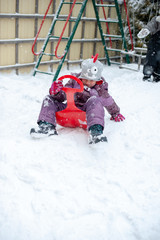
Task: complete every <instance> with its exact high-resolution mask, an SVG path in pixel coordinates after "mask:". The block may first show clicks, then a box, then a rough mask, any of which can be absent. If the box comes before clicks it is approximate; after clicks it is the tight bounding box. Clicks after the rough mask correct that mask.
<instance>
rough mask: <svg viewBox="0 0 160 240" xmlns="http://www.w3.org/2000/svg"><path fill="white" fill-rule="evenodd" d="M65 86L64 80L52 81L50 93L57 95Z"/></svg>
mask: <svg viewBox="0 0 160 240" xmlns="http://www.w3.org/2000/svg"><path fill="white" fill-rule="evenodd" d="M62 88H63V84H62V81H55V82H53V83H52V85H51V88H50V89H49V93H50V95H55V94H57V93H58V92H59V91H61V90H62Z"/></svg>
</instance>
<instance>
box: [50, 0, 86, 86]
mask: <svg viewBox="0 0 160 240" xmlns="http://www.w3.org/2000/svg"><path fill="white" fill-rule="evenodd" d="M87 1H88V0H84V1H83V3H82V6H81V9H80V12H79V14H78V17H77V20H76V22H75V24H74V27H73V30H72V32H71V34H70V36H69V40H68V42H67V44H66V47H65V50H64V56H63V58H62V59H61V61H60V62H59V65H58V68H57V70H56V73H55V75H54V78H53V82H54V81H56V79H57V78H58V75H59V72H60V70H61V68H62V65H63V63H64V60H65V58H66V55H67V53H68V50H69V47H70V45H71V42H72V39H73V37H74V34H75V32H76V30H77V27H78V24H79V21H80V19H81V17H82V14H83V12H84V9H85V7H86V4H87Z"/></svg>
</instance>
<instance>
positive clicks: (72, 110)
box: [56, 75, 87, 129]
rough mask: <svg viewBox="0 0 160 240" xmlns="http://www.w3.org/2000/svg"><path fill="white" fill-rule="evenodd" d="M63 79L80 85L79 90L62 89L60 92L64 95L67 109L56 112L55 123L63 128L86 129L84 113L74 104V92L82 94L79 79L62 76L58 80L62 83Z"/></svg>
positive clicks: (81, 85) (81, 84)
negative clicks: (71, 80)
mask: <svg viewBox="0 0 160 240" xmlns="http://www.w3.org/2000/svg"><path fill="white" fill-rule="evenodd" d="M65 78H69V79H73V80H75V81H76V82H78V84H79V85H80V88H66V87H63V88H62V90H63V91H64V92H65V93H66V98H67V107H66V108H65V109H64V110H62V111H59V112H56V120H57V123H58V124H59V125H61V126H64V127H72V128H75V127H80V128H84V129H86V128H87V121H86V113H85V112H84V111H82V110H80V109H79V108H77V107H76V105H75V102H74V94H75V93H76V92H83V89H84V87H83V83H82V81H81V80H80V79H79V78H77V77H75V76H72V75H64V76H62V77H60V78H59V79H58V80H59V81H62V80H63V79H65Z"/></svg>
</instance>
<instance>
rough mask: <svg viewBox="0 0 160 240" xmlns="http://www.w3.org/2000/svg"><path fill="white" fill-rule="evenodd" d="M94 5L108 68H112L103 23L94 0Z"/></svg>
mask: <svg viewBox="0 0 160 240" xmlns="http://www.w3.org/2000/svg"><path fill="white" fill-rule="evenodd" d="M92 3H93V7H94V11H95V14H96V18H97V24H98V27H99V31H100V35H101V39H102V44H103V47H104V51H105V55H106V59H107V62H108V66H110V65H111V63H110V59H109V55H108V51H107V48H106V43H105V40H104V36H103V30H102V27H101V23H100V21H99V14H98V11H97V7H96V5H95V0H92Z"/></svg>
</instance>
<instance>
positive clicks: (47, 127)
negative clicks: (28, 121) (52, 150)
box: [30, 121, 58, 138]
mask: <svg viewBox="0 0 160 240" xmlns="http://www.w3.org/2000/svg"><path fill="white" fill-rule="evenodd" d="M30 135H31V136H32V137H33V138H44V137H49V136H52V135H58V133H57V131H56V128H55V126H54V125H53V124H51V123H48V122H45V121H40V122H39V123H38V128H37V129H36V128H31V130H30Z"/></svg>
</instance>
